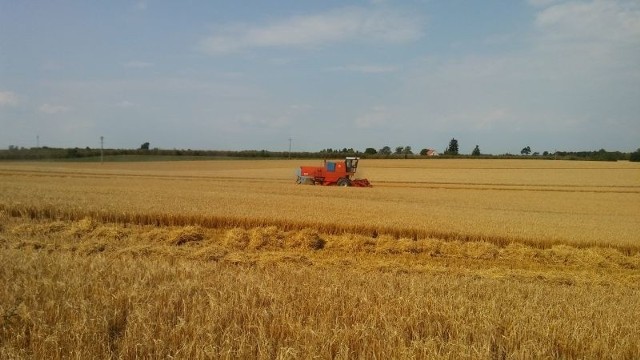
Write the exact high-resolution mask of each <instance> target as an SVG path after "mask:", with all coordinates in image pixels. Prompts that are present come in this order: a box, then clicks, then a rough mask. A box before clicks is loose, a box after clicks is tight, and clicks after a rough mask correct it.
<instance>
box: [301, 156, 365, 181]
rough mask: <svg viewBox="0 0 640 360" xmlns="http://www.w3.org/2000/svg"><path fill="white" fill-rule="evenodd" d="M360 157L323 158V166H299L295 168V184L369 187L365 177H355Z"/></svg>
mask: <svg viewBox="0 0 640 360" xmlns="http://www.w3.org/2000/svg"><path fill="white" fill-rule="evenodd" d="M359 160H360V158H357V157H347V158H345V159H344V160H338V161H335V160H330V161H327V160H324V164H323V166H301V167H300V168H298V170H297V179H296V183H297V184H311V185H338V186H356V187H370V186H371V183H369V180H367V179H355V178H354V176H355V173H356V170H357V169H358V161H359Z"/></svg>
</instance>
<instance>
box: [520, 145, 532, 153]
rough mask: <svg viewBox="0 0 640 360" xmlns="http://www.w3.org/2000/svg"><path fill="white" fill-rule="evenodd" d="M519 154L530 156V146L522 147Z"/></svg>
mask: <svg viewBox="0 0 640 360" xmlns="http://www.w3.org/2000/svg"><path fill="white" fill-rule="evenodd" d="M520 154H522V155H529V154H531V146H529V145H527V146H526V147H524V148H523V149H522V150H520Z"/></svg>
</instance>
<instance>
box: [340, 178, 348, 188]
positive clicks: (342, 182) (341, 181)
mask: <svg viewBox="0 0 640 360" xmlns="http://www.w3.org/2000/svg"><path fill="white" fill-rule="evenodd" d="M338 186H345V187H346V186H351V181H350V180H349V179H346V178H343V179H340V180H338Z"/></svg>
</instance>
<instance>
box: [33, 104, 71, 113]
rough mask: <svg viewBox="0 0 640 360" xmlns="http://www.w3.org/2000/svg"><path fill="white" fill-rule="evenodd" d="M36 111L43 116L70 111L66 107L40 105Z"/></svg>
mask: <svg viewBox="0 0 640 360" xmlns="http://www.w3.org/2000/svg"><path fill="white" fill-rule="evenodd" d="M38 109H39V110H40V111H41V112H43V113H45V114H59V113H64V112H67V111H69V110H71V108H70V107H68V106H64V105H52V104H42V105H41V106H40V107H39V108H38Z"/></svg>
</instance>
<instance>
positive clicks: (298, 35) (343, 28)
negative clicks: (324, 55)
mask: <svg viewBox="0 0 640 360" xmlns="http://www.w3.org/2000/svg"><path fill="white" fill-rule="evenodd" d="M422 35H423V21H422V19H421V18H419V17H417V16H415V15H413V14H407V13H400V12H397V11H391V10H381V9H368V8H360V7H348V8H341V9H336V10H333V11H329V12H325V13H321V14H315V15H305V16H294V17H290V18H287V19H283V20H280V21H276V22H272V23H269V24H266V25H263V26H251V25H242V24H230V25H227V26H225V27H223V28H222V29H220V31H218V32H217V33H215V34H213V35H212V36H210V37H208V38H206V39H204V40H203V41H202V42H201V44H200V47H201V49H202V50H203V51H204V52H206V53H209V54H212V55H219V54H228V53H234V52H240V51H243V50H247V49H251V48H267V47H306V48H313V47H319V46H323V45H327V44H335V43H341V42H347V41H382V42H387V43H403V42H410V41H415V40H416V39H418V38H420V37H421V36H422Z"/></svg>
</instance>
